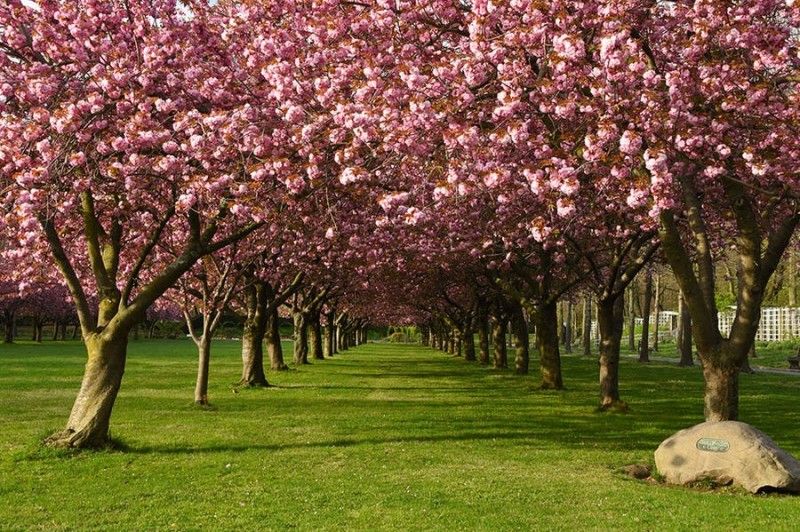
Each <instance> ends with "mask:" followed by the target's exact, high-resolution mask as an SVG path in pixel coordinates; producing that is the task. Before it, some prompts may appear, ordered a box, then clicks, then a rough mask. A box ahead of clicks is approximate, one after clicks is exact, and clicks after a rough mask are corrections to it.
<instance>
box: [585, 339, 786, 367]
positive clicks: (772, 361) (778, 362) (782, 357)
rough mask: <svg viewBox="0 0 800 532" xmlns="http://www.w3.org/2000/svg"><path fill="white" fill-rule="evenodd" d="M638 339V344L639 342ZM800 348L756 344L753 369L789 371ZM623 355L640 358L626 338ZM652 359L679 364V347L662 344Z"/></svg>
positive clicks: (773, 343) (783, 343)
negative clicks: (666, 360) (790, 358)
mask: <svg viewBox="0 0 800 532" xmlns="http://www.w3.org/2000/svg"><path fill="white" fill-rule="evenodd" d="M638 340H639V339H638V338H637V342H638ZM798 348H800V340H787V341H784V342H756V357H755V358H751V359H750V365H751V366H753V367H758V366H760V367H765V368H781V369H789V362H788V361H787V360H786V359H787V358H788V357H791V356H794V355H795V354H797V350H798ZM581 349H582V346H577V347H576V346H573V350H574V351H575V352H578V351H580V350H581ZM592 349H593V350H595V351H596V350H597V347H596V346H592ZM622 354H623V355H636V356H638V355H639V353H638V351H635V350H634V351H631V350H630V349H628V338H627V336H624V337H623V338H622ZM650 356H651V357H665V358H672V359H675V361H676V362H677V361H678V360H680V355H679V354H678V351H677V347H676V346H675V344H674V343H673V342H662V343H661V344H660V345H659V347H658V351H652V346H651V351H650ZM694 358H695V363H697V352H696V351H695V352H694Z"/></svg>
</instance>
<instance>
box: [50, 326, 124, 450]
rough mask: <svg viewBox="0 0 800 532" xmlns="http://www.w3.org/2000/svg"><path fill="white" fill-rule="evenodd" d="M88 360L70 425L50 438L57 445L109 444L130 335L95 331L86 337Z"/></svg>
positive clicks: (88, 445) (87, 446) (85, 445)
mask: <svg viewBox="0 0 800 532" xmlns="http://www.w3.org/2000/svg"><path fill="white" fill-rule="evenodd" d="M85 345H86V352H87V355H88V360H87V362H86V369H85V371H84V374H83V381H82V382H81V389H80V391H79V392H78V397H77V398H76V399H75V403H74V405H73V407H72V412H71V413H70V416H69V421H68V422H67V426H66V428H65V429H64V430H63V431H60V432H57V433H55V434H53V435H52V436H50V437H49V438H47V440H45V443H47V444H48V445H51V446H54V447H74V448H99V447H105V446H108V445H109V443H110V439H109V434H108V427H109V423H110V421H111V411H112V409H113V408H114V402H115V401H116V399H117V394H118V393H119V388H120V384H121V383H122V375H123V373H124V372H125V360H126V358H127V350H128V335H127V332H125V333H117V334H116V335H114V336H111V335H104V334H102V333H99V334H92V335H90V336H88V337H87V338H86V339H85Z"/></svg>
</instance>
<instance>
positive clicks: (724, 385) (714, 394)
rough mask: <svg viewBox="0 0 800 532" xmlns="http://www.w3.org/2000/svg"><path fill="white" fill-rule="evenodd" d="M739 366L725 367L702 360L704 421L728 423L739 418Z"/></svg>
mask: <svg viewBox="0 0 800 532" xmlns="http://www.w3.org/2000/svg"><path fill="white" fill-rule="evenodd" d="M739 371H740V365H739V364H733V365H725V364H722V363H720V362H718V363H716V364H715V363H711V362H710V361H709V360H707V359H705V360H703V377H704V378H705V393H704V397H703V402H704V412H705V416H706V421H730V420H736V419H738V417H739Z"/></svg>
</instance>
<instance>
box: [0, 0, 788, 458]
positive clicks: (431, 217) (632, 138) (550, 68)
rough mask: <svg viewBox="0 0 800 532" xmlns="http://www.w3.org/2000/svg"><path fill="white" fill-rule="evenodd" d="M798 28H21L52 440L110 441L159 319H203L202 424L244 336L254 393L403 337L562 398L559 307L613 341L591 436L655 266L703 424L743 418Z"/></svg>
mask: <svg viewBox="0 0 800 532" xmlns="http://www.w3.org/2000/svg"><path fill="white" fill-rule="evenodd" d="M798 26H800V4H797V5H795V2H793V1H788V0H735V1H722V0H697V1H694V2H684V1H676V2H662V1H656V0H618V1H615V2H591V1H587V2H567V1H561V0H555V1H538V0H517V1H512V2H497V3H495V2H492V1H487V0H473V1H471V2H464V1H461V0H410V1H403V2H394V1H391V2H389V1H385V0H376V1H366V2H363V1H340V0H330V1H310V2H295V1H287V0H251V1H247V2H228V1H222V0H220V1H219V2H206V1H203V0H184V1H181V2H176V1H175V0H172V1H170V0H111V1H105V0H104V1H101V0H36V1H35V2H33V1H24V2H23V1H21V0H6V1H5V2H3V3H2V5H0V190H2V195H0V208H1V209H2V216H1V217H0V230H1V231H2V240H1V241H0V249H1V251H2V257H3V268H2V270H0V275H1V276H2V279H0V281H1V282H0V287H1V288H2V289H1V290H0V292H2V293H0V298H3V301H2V303H3V312H4V313H5V314H6V316H5V319H4V321H5V323H7V324H8V323H13V314H14V313H15V312H17V308H18V307H17V306H15V305H18V306H19V307H21V306H22V305H27V306H28V308H33V307H35V306H36V305H40V306H42V305H43V306H44V307H45V308H44V309H43V310H42V312H43V313H44V312H45V311H46V312H47V313H48V314H47V316H48V319H49V320H52V321H53V322H55V323H58V324H63V331H62V337H64V336H66V332H64V331H66V327H67V325H68V324H69V325H72V324H74V325H75V326H76V327H77V332H78V333H79V335H80V337H81V338H82V339H83V342H84V343H85V346H86V352H87V363H86V369H85V373H84V376H83V381H82V384H81V388H80V391H79V392H78V395H77V398H76V400H75V403H74V406H73V408H72V412H71V414H70V416H69V419H68V421H67V424H66V426H65V428H64V430H63V431H60V432H58V433H56V434H53V435H52V436H51V437H50V438H49V439H48V442H49V443H50V444H52V445H56V446H70V447H93V446H101V445H104V444H105V443H106V442H107V439H108V431H109V422H110V419H111V413H112V409H113V406H114V402H115V399H116V396H117V392H118V390H119V387H120V383H121V381H122V378H123V373H124V369H125V361H126V353H127V345H128V342H129V338H130V337H131V334H132V331H134V329H137V327H139V326H140V325H141V324H142V323H144V322H148V321H149V322H152V321H153V320H154V319H158V318H157V316H158V315H164V316H170V317H171V318H173V319H174V318H178V319H181V318H183V319H185V321H186V324H187V327H188V329H189V331H190V334H191V337H192V339H193V340H194V342H195V343H196V344H197V348H198V378H197V388H196V392H195V401H196V402H198V403H201V404H205V403H207V402H208V400H209V398H208V393H207V390H208V386H207V384H208V378H209V367H210V365H212V366H213V358H212V356H211V355H212V345H213V343H212V338H213V337H214V333H215V330H216V329H217V328H218V327H219V325H220V320H221V317H222V316H223V315H224V314H225V313H226V312H233V313H236V314H238V315H239V316H241V318H242V320H243V323H244V326H243V331H242V334H241V337H242V363H243V367H242V381H241V384H242V385H247V386H267V385H268V373H269V371H281V370H283V369H286V368H287V364H286V359H287V358H288V357H292V360H293V362H294V363H295V364H304V363H308V362H309V361H313V360H314V359H322V358H324V357H325V356H332V355H334V354H335V353H336V352H337V351H339V350H342V349H347V348H348V347H349V346H350V345H357V344H358V343H361V342H363V341H365V339H366V338H365V335H366V333H365V331H366V326H367V325H368V324H373V325H374V324H395V325H416V326H417V327H418V328H419V330H421V331H423V341H424V342H425V343H426V344H429V345H431V346H433V347H437V348H440V349H445V350H449V351H451V352H460V353H463V354H464V356H465V357H466V358H467V359H468V360H475V361H478V362H480V363H482V364H493V365H494V366H495V367H513V368H514V370H515V371H516V372H518V373H521V374H526V373H528V372H529V371H530V365H531V360H530V358H531V354H532V353H534V352H536V353H538V356H539V360H538V366H539V368H540V369H541V386H542V387H543V388H548V389H561V388H563V387H564V380H565V379H564V376H563V375H562V371H561V361H560V345H559V317H558V311H557V309H558V303H559V301H573V302H577V301H579V300H581V298H584V296H585V295H587V294H591V296H592V299H591V300H593V301H594V302H595V305H596V308H589V309H587V308H586V307H587V305H584V306H583V307H580V306H579V305H571V304H570V305H568V306H567V307H565V308H567V309H568V312H570V313H573V312H585V313H586V312H588V313H589V314H588V315H592V314H593V313H595V312H596V314H597V319H598V328H599V335H600V342H599V374H598V387H599V406H600V407H601V408H602V409H615V408H625V407H626V404H625V402H624V399H623V398H622V397H620V392H619V361H620V348H621V344H622V341H623V338H622V332H623V323H624V319H625V317H624V307H625V296H626V293H628V290H629V288H630V286H631V283H632V282H634V279H636V278H637V276H638V278H639V279H643V278H645V277H646V278H648V279H652V273H650V272H652V270H653V269H654V268H657V267H658V268H662V269H667V268H668V269H669V270H671V272H672V274H673V275H674V278H675V279H676V282H677V288H678V289H679V290H680V294H681V305H682V308H683V309H684V311H685V312H684V314H685V317H684V318H683V319H682V322H685V323H686V324H687V325H685V326H684V327H682V330H683V331H684V334H683V336H682V338H681V340H682V342H683V343H684V344H686V343H688V342H690V341H693V343H694V345H695V347H696V349H697V352H698V356H699V359H700V361H701V362H702V367H703V375H704V379H705V392H704V400H705V415H706V418H707V419H708V420H735V419H737V416H738V379H739V372H740V370H741V368H742V367H743V366H744V365H745V364H746V362H747V357H748V353H749V352H750V350H751V347H752V345H753V342H754V338H755V334H756V330H757V327H758V323H759V317H760V312H761V307H762V303H763V301H764V297H765V293H766V292H767V289H768V286H771V285H770V282H771V280H772V279H773V276H774V274H775V272H776V270H777V269H778V268H779V266H780V265H781V264H782V262H781V261H782V260H783V261H784V263H785V261H786V260H787V259H786V257H787V256H788V254H787V250H788V249H791V248H792V246H794V245H795V242H794V237H795V235H796V230H797V224H798V222H799V221H800V209H799V208H798V200H799V198H800V196H799V195H800V172H799V171H798V166H797V161H798V160H800V129H798V128H799V127H800V93H798V90H797V89H798V79H799V78H798V74H799V70H798V69H799V68H800V48H799V47H798V44H799V43H798V33H797V28H798ZM723 259H724V260H725V261H726V262H725V264H726V267H727V268H728V269H729V270H730V274H729V278H730V279H731V283H732V284H731V286H732V287H734V288H733V291H734V294H733V295H734V297H732V301H730V303H731V304H733V305H735V306H736V317H735V320H734V323H733V327H732V329H731V331H730V333H729V334H726V335H723V334H722V332H721V331H720V329H719V326H718V320H717V313H718V310H717V308H718V301H719V299H720V294H719V293H718V292H719V289H718V283H717V279H718V277H719V276H718V274H717V271H716V270H717V268H718V267H719V265H720V264H721V262H720V261H722V260H723ZM795 260H796V259H795ZM792 271H794V272H796V269H794V270H792ZM773 282H774V281H773ZM40 300H41V301H43V302H44V303H41V302H39V303H37V301H40ZM26 312H28V313H29V314H28V315H32V314H35V311H33V312H31V311H26ZM647 314H649V312H648V313H647ZM281 315H283V316H284V317H291V318H292V321H293V323H294V334H295V343H294V352H293V353H291V354H288V353H283V352H282V348H281V343H280V331H279V324H280V319H281ZM570 315H571V314H570ZM570 319H571V318H570ZM689 320H690V321H691V329H690V330H691V332H690V333H687V331H689V329H688V322H689ZM59 326H61V325H59ZM12 327H13V325H12ZM71 333H72V331H71V329H70V334H71ZM8 334H9V333H8V332H7V337H8ZM40 334H41V333H40ZM507 335H510V336H511V337H512V338H513V348H512V349H511V351H508V349H507V348H506V337H507ZM531 335H533V337H534V338H535V342H534V343H535V346H533V347H535V351H534V350H533V349H532V346H530V345H529V342H530V341H529V338H530V336H531ZM645 337H646V334H645ZM571 341H573V342H575V343H577V342H578V341H579V339H578V338H573V339H572V340H571ZM265 345H266V352H265V349H264V346H265ZM685 351H686V349H685V348H684V352H685ZM645 356H646V346H645Z"/></svg>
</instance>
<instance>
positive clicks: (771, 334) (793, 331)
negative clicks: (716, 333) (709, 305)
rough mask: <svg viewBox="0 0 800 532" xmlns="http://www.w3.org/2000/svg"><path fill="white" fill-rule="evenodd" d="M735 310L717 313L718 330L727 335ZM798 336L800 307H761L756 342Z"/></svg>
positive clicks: (799, 334)
mask: <svg viewBox="0 0 800 532" xmlns="http://www.w3.org/2000/svg"><path fill="white" fill-rule="evenodd" d="M734 316H735V312H733V311H728V312H720V313H719V330H720V332H721V333H722V334H724V335H728V334H729V333H730V331H731V325H733V318H734ZM798 336H800V309H798V308H791V307H784V308H777V307H767V308H762V309H761V321H760V322H759V324H758V332H757V333H756V341H757V342H780V341H782V340H789V339H791V338H797V337H798Z"/></svg>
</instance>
